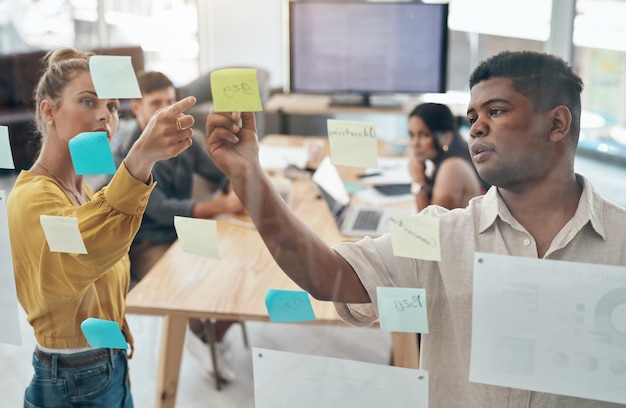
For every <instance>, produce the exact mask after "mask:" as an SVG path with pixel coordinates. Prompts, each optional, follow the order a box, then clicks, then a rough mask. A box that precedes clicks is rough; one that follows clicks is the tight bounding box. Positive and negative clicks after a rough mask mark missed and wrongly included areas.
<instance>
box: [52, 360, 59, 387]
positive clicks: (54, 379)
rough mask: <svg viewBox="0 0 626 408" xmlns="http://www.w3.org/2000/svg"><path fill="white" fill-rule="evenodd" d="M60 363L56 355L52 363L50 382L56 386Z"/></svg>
mask: <svg viewBox="0 0 626 408" xmlns="http://www.w3.org/2000/svg"><path fill="white" fill-rule="evenodd" d="M57 363H58V357H57V355H56V354H53V355H52V363H51V364H50V365H51V368H50V380H51V381H52V383H53V384H56V382H57V365H58V364H57Z"/></svg>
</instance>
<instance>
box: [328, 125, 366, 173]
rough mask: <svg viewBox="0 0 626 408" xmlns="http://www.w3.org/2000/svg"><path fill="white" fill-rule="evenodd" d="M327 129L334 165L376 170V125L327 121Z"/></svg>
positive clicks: (331, 158)
mask: <svg viewBox="0 0 626 408" xmlns="http://www.w3.org/2000/svg"><path fill="white" fill-rule="evenodd" d="M327 127H328V143H329V147H330V161H331V162H332V163H333V164H334V165H337V166H353V167H365V168H369V167H373V168H378V141H377V136H376V123H374V122H361V121H350V120H337V119H328V122H327Z"/></svg>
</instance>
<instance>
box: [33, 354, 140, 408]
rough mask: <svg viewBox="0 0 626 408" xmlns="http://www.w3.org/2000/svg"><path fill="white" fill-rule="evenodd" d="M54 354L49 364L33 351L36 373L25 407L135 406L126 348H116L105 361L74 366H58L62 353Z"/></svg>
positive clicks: (125, 407)
mask: <svg viewBox="0 0 626 408" xmlns="http://www.w3.org/2000/svg"><path fill="white" fill-rule="evenodd" d="M85 353H92V351H87V352H85ZM52 356H53V357H52V364H46V363H43V362H41V361H39V360H38V359H37V357H36V355H35V353H33V368H34V369H35V374H34V376H33V378H32V380H31V382H30V384H29V386H28V387H27V388H26V392H25V393H24V408H78V407H81V408H82V407H107V408H108V407H111V408H113V407H120V408H133V398H132V395H131V393H130V382H129V380H128V358H127V356H126V352H125V351H121V350H114V351H113V352H112V353H111V355H110V357H109V358H107V359H106V360H104V361H98V362H94V363H91V364H88V365H85V366H81V367H72V368H63V367H58V364H57V357H56V356H60V355H58V354H53V355H52Z"/></svg>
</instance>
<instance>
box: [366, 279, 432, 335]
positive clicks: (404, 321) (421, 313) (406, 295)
mask: <svg viewBox="0 0 626 408" xmlns="http://www.w3.org/2000/svg"><path fill="white" fill-rule="evenodd" d="M376 298H377V303H378V318H379V320H380V330H382V331H390V332H405V333H428V317H427V313H426V290H425V289H422V288H388V287H382V286H379V287H377V288H376Z"/></svg>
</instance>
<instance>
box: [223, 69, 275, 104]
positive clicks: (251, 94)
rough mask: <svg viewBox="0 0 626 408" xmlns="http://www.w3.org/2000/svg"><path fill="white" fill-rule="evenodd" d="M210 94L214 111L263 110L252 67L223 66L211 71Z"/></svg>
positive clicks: (255, 75)
mask: <svg viewBox="0 0 626 408" xmlns="http://www.w3.org/2000/svg"><path fill="white" fill-rule="evenodd" d="M211 94H212V96H213V108H214V109H215V112H256V111H261V110H263V104H262V103H261V94H260V93H259V84H258V81H257V71H256V69H254V68H225V69H219V70H216V71H213V72H211Z"/></svg>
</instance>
